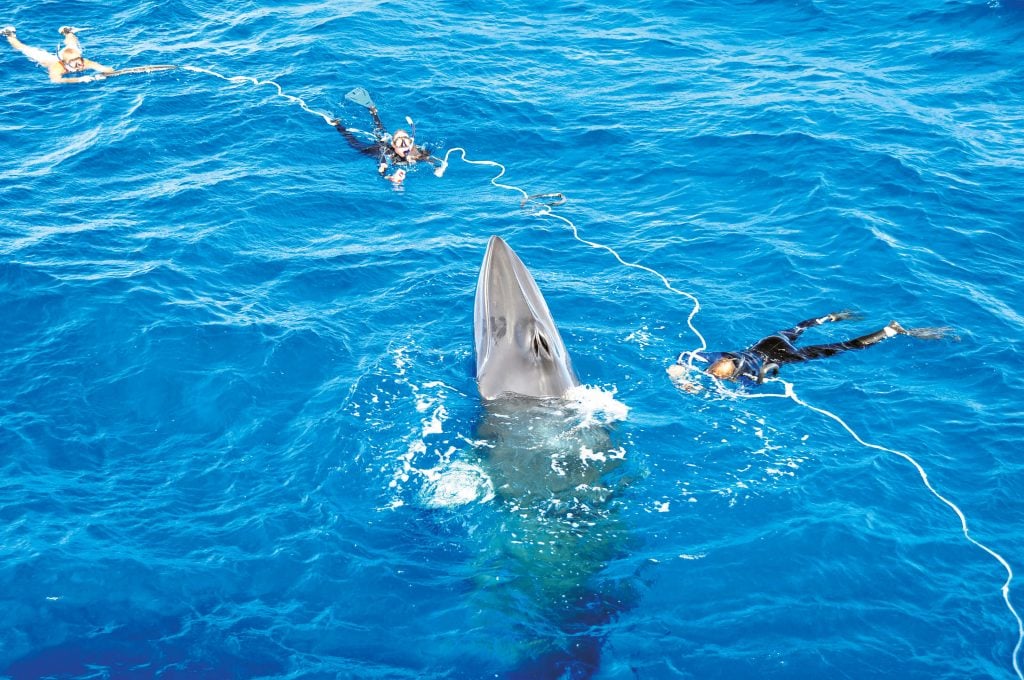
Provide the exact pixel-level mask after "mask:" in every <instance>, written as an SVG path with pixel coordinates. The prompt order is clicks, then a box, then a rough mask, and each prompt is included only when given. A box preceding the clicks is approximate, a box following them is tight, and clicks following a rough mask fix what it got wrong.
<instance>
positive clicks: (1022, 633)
mask: <svg viewBox="0 0 1024 680" xmlns="http://www.w3.org/2000/svg"><path fill="white" fill-rule="evenodd" d="M454 152H458V153H459V155H460V156H461V158H462V160H463V161H464V162H466V163H468V164H470V165H485V166H490V167H493V168H498V169H499V172H498V174H497V175H495V176H494V177H492V178H491V184H493V185H494V186H496V187H498V188H500V189H507V190H508V191H514V192H517V193H519V194H521V195H522V200H521V201H520V203H519V205H520V207H523V206H525V205H526V204H527V203H528V202H530V201H534V202H537V203H538V204H539V205H540V206H541V207H540V210H539V212H538V214H539V215H542V216H546V217H551V218H553V219H556V220H560V221H562V222H564V223H565V224H566V225H568V226H569V228H570V229H571V230H572V235H573V238H575V239H576V240H577V241H579V242H580V243H583V244H586V245H588V246H590V247H592V248H599V249H602V250H606V251H608V252H609V253H611V254H612V256H613V257H614V258H615V259H616V260H618V261H619V263H621V264H622V265H624V266H626V267H633V268H635V269H640V270H642V271H646V272H648V273H650V274H653V275H654V276H656V277H657V278H659V279H661V282H662V283H663V284H664V285H665V287H666V288H667V289H669V290H670V291H672V292H674V293H677V294H679V295H683V296H685V297H687V298H689V300H690V301H691V302H693V309H692V311H691V312H690V315H689V316H688V317H687V319H686V323H687V325H688V326H689V327H690V330H691V331H693V334H694V335H695V336H697V338H698V339H699V340H700V343H701V346H700V347H699V348H697V349H695V350H691V351H690V361H689V367H690V369H691V370H694V369H693V355H694V353H696V352H699V351H701V350H705V349H707V341H706V340H705V339H704V336H703V335H701V333H700V331H698V330H697V328H696V327H695V326H694V325H693V319H694V317H695V316H696V315H697V312H699V311H700V301H699V300H698V299H697V297H696V296H695V295H693V294H692V293H688V292H686V291H684V290H679V289H678V288H675V287H674V286H673V285H672V284H671V283H670V282H669V280H668V279H667V278H666V277H665V276H664V275H663V274H661V273H660V272H658V271H655V270H654V269H651V268H650V267H647V266H645V265H642V264H638V263H636V262H627V261H625V260H624V259H622V257H621V256H620V255H619V254H618V253H617V252H616V251H615V249H613V248H611V247H610V246H606V245H604V244H601V243H595V242H593V241H588V240H587V239H584V238H583V237H581V236H580V234H579V229H578V228H577V227H576V225H575V224H574V223H573V222H572V220H570V219H568V218H567V217H564V216H562V215H559V214H557V213H555V212H554V211H553V210H552V209H551V207H552V206H553V205H561V204H562V203H564V202H565V196H564V195H563V194H561V193H550V194H534V195H532V196H531V195H530V194H528V193H527V192H526V191H525V190H523V189H521V188H520V187H518V186H515V185H511V184H503V183H501V182H499V181H498V180H499V179H501V178H502V177H503V176H504V175H505V166H504V165H502V164H501V163H498V162H496V161H490V160H471V159H469V158H467V157H466V150H465V149H463V148H462V147H455V148H453V149H449V150H448V152H447V153H446V154H445V156H444V164H443V165H442V166H441V167H442V168H444V167H447V165H448V157H449V156H450V155H451V154H452V153H454ZM548 198H555V199H560V200H557V202H546V201H541V200H539V199H548ZM769 382H781V383H782V384H783V385H785V387H786V391H785V393H784V394H749V393H745V392H737V391H733V390H728V392H729V393H730V394H731V395H733V396H736V397H741V398H746V399H770V398H781V399H790V400H792V401H793V403H795V404H797V405H798V406H803V407H804V408H806V409H808V410H811V411H814V412H815V413H818V414H819V415H823V416H825V417H827V418H831V419H832V420H834V421H835V422H837V423H839V425H841V426H842V427H843V429H845V430H846V431H847V432H848V433H849V434H850V436H851V437H853V439H854V440H855V441H856V442H857V443H858V444H860V445H861V446H863V447H865V448H869V449H875V450H878V451H884V452H885V453H889V454H891V455H894V456H898V457H900V458H902V459H904V460H905V461H907V462H908V463H910V464H911V465H912V466H913V467H914V469H916V470H917V473H918V475H920V477H921V481H922V482H923V483H924V486H925V488H926V489H927V490H928V491H929V492H930V493H931V494H932V495H933V496H935V497H936V498H937V499H939V501H941V502H942V503H944V504H945V505H946V506H948V507H949V508H950V509H951V510H953V512H954V513H956V516H957V517H958V518H959V519H960V528H961V530H962V532H963V535H964V538H965V539H967V541H968V542H970V543H972V544H973V545H975V546H977V547H978V548H980V549H981V550H983V551H985V552H986V553H988V554H989V555H990V556H991V557H993V558H994V559H995V560H996V561H997V562H999V564H1000V565H1002V567H1003V569H1005V570H1006V581H1005V583H1003V586H1002V588H1001V591H1002V594H1003V601H1004V602H1005V603H1006V608H1007V609H1008V610H1009V611H1010V613H1011V614H1012V615H1013V618H1014V619H1016V621H1017V645H1016V646H1015V647H1014V648H1013V657H1012V662H1013V670H1014V672H1015V673H1016V674H1017V677H1018V678H1019V679H1020V680H1024V675H1022V673H1021V668H1020V665H1019V663H1018V661H1017V657H1018V656H1019V655H1020V650H1021V646H1022V645H1024V620H1022V619H1021V617H1020V614H1018V613H1017V610H1016V609H1015V608H1014V606H1013V602H1012V601H1011V600H1010V584H1011V583H1012V582H1013V568H1012V567H1011V566H1010V563H1009V562H1007V561H1006V559H1004V558H1003V556H1002V555H1000V554H999V553H997V552H996V551H995V550H993V549H992V548H989V547H988V546H987V545H985V544H984V543H982V542H981V541H978V540H977V539H975V538H974V537H973V536H971V532H970V529H969V528H968V525H967V517H966V516H965V515H964V513H963V511H962V510H961V509H960V508H959V507H958V506H957V505H956V503H954V502H953V501H951V500H949V499H948V498H946V497H945V496H943V495H942V494H940V493H939V492H938V491H937V490H936V489H935V487H934V486H932V483H931V481H930V480H929V479H928V473H927V472H925V469H924V467H923V466H922V465H921V464H920V463H918V462H917V460H915V459H914V458H913V456H911V455H909V454H907V453H904V452H902V451H897V450H895V449H890V448H887V447H885V446H879V445H878V444H872V443H870V442H866V441H864V440H863V439H862V438H861V437H860V435H858V434H857V433H856V432H855V431H854V430H853V428H852V427H850V426H849V425H847V424H846V422H845V421H844V420H843V419H842V418H840V417H839V416H837V415H836V414H835V413H832V412H831V411H828V410H825V409H823V408H818V407H817V406H812V405H811V404H808V403H807V402H806V401H804V400H803V399H801V398H800V397H798V396H797V394H796V392H795V391H794V390H793V385H792V384H791V383H788V382H786V381H785V380H782V379H780V378H775V379H772V380H770V381H769Z"/></svg>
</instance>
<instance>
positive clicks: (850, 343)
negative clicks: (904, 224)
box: [668, 311, 951, 387]
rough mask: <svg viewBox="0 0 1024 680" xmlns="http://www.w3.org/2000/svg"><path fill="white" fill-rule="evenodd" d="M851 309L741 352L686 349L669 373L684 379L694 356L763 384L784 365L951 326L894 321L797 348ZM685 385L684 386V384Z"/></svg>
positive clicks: (725, 376) (717, 370) (933, 334)
mask: <svg viewBox="0 0 1024 680" xmlns="http://www.w3.org/2000/svg"><path fill="white" fill-rule="evenodd" d="M853 316H854V315H853V314H852V313H851V312H848V311H844V312H833V313H831V314H826V315H825V316H822V317H819V318H817V319H808V320H807V321H801V322H800V323H798V324H797V325H796V326H794V327H793V328H790V329H788V330H784V331H779V332H778V333H776V334H774V335H769V336H768V337H766V338H763V339H761V340H758V341H757V342H756V343H755V344H754V345H752V346H751V347H749V348H748V349H745V350H743V351H741V352H702V351H697V352H693V353H692V354H691V353H689V352H683V353H682V354H680V355H679V359H678V360H677V361H676V363H675V365H673V366H671V367H669V369H668V374H669V376H671V377H672V378H674V379H682V377H683V376H684V375H685V373H686V364H687V363H688V360H689V359H690V358H691V357H692V359H693V360H695V361H700V362H703V363H707V364H709V365H708V366H707V367H706V368H704V369H703V370H704V371H705V372H706V373H708V374H710V375H712V376H714V377H716V378H718V379H719V380H736V381H739V382H740V383H741V384H744V385H746V386H751V385H760V384H761V383H762V382H764V379H765V378H766V377H768V376H775V375H778V373H779V367H780V366H782V365H783V364H793V363H798V362H801V361H809V360H811V359H820V358H822V357H830V356H833V355H836V354H839V353H840V352H845V351H847V350H851V349H864V348H865V347H870V346H871V345H876V344H878V343H879V342H881V341H882V340H885V339H886V338H892V337H895V336H897V335H909V336H911V337H915V338H923V339H925V340H939V339H941V338H943V337H945V336H946V335H947V334H948V333H949V331H950V330H951V329H949V328H910V329H907V328H904V327H903V326H901V325H900V324H898V323H897V322H895V321H890V322H889V324H888V325H887V326H885V327H883V328H881V329H880V330H877V331H875V332H874V333H868V334H867V335H862V336H860V337H859V338H853V339H852V340H844V341H843V342H833V343H829V344H826V345H809V346H807V347H797V346H796V345H795V344H794V343H795V342H796V341H797V339H798V338H799V337H800V336H801V334H803V332H804V331H805V330H807V329H808V328H813V327H814V326H820V325H821V324H823V323H827V322H832V321H842V320H843V319H851V318H853ZM685 386H686V385H684V387H685Z"/></svg>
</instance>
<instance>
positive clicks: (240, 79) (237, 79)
mask: <svg viewBox="0 0 1024 680" xmlns="http://www.w3.org/2000/svg"><path fill="white" fill-rule="evenodd" d="M181 68H182V69H183V70H185V71H192V72H193V73H203V74H206V75H208V76H213V77H214V78H220V79H221V80H226V81H228V82H229V83H250V84H251V85H255V86H256V87H260V86H262V85H271V86H273V87H275V88H277V96H278V97H283V98H284V99H287V100H288V101H290V102H292V103H294V104H298V105H299V106H301V107H302V110H303V111H306V112H307V113H311V114H313V115H314V116H320V117H321V118H323V119H324V122H325V123H327V124H328V125H331V121H332V120H334V119H333V118H332V117H331V116H329V115H328V114H326V113H324V112H323V111H317V110H315V109H311V108H309V106H307V105H306V102H305V101H303V100H302V99H301V98H300V97H296V96H295V95H291V94H287V93H285V91H284V90H283V89H282V88H281V86H280V85H278V84H277V83H276V82H274V81H273V80H258V79H256V78H253V77H251V76H225V75H221V74H220V73H217V72H216V71H211V70H209V69H205V68H200V67H199V66H182V67H181Z"/></svg>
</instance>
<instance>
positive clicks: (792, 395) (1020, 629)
mask: <svg viewBox="0 0 1024 680" xmlns="http://www.w3.org/2000/svg"><path fill="white" fill-rule="evenodd" d="M768 382H780V383H782V384H783V385H785V388H786V391H785V393H783V394H748V393H743V392H736V391H732V390H730V391H729V392H730V394H732V395H733V396H737V397H741V398H744V399H773V398H774V399H790V400H792V401H793V403H795V404H797V405H799V406H803V407H804V408H807V409H809V410H811V411H814V412H815V413H818V414H820V415H823V416H825V417H826V418H831V419H832V420H834V421H835V422H837V423H839V425H840V426H842V428H843V429H844V430H846V431H847V432H848V433H849V434H850V436H851V437H853V439H854V440H855V441H856V442H857V443H858V444H860V445H861V446H863V447H865V448H869V449H875V450H876V451H883V452H885V453H888V454H891V455H894V456H898V457H900V458H902V459H903V460H905V461H907V462H908V463H910V464H911V465H912V466H913V467H914V469H915V470H917V474H918V475H920V477H921V481H922V482H923V483H924V486H925V488H926V489H928V491H929V492H931V494H932V495H933V496H935V497H936V498H937V499H939V500H940V501H941V502H942V503H944V504H945V505H946V506H948V507H949V508H950V509H951V510H952V511H953V512H955V513H956V516H957V517H958V518H959V519H960V529H961V531H962V532H963V535H964V538H965V539H967V540H968V541H969V542H970V543H972V544H974V545H975V546H977V547H978V548H981V549H982V550H984V551H985V552H986V553H988V554H989V555H991V556H992V557H993V558H994V559H995V560H996V561H997V562H999V564H1000V565H1002V567H1003V569H1005V570H1006V582H1005V583H1003V587H1002V588H1001V591H1002V593H1003V602H1005V603H1006V608H1007V609H1009V610H1010V613H1011V614H1012V615H1013V618H1014V619H1016V620H1017V645H1016V646H1015V647H1014V648H1013V657H1012V661H1013V670H1014V672H1015V673H1016V674H1017V677H1018V678H1020V679H1021V680H1024V675H1022V674H1021V668H1020V665H1019V663H1018V661H1017V657H1018V656H1019V655H1020V649H1021V645H1022V644H1024V621H1022V620H1021V617H1020V614H1018V613H1017V610H1016V609H1015V608H1014V606H1013V603H1012V602H1011V600H1010V583H1012V582H1013V568H1012V567H1010V563H1009V562H1007V561H1006V559H1004V558H1003V556H1002V555H1000V554H999V553H997V552H996V551H995V550H993V549H992V548H989V547H988V546H987V545H985V544H984V543H982V542H981V541H979V540H977V539H975V538H974V537H973V536H971V532H970V529H969V528H968V526H967V517H966V516H965V515H964V513H963V511H962V510H961V509H960V508H959V506H957V504H956V503H954V502H953V501H951V500H949V499H948V498H946V497H945V496H943V495H942V494H941V493H939V492H938V491H937V490H936V489H935V487H934V486H932V483H931V481H930V480H929V479H928V473H927V472H925V469H924V467H923V466H922V465H921V464H920V463H918V462H917V460H915V459H914V457H913V456H911V455H910V454H907V453H904V452H903V451H897V450H896V449H890V448H888V447H886V446H880V445H879V444H872V443H870V442H866V441H864V440H863V439H862V438H861V437H860V435H858V434H857V433H856V432H855V431H854V429H853V428H852V427H850V426H849V425H847V424H846V421H844V420H843V419H842V418H840V417H839V416H837V415H836V414H835V413H832V412H831V411H828V410H826V409H823V408H819V407H817V406H812V405H811V404H808V403H807V402H806V401H804V400H803V399H801V398H800V397H799V396H797V394H796V391H795V390H794V389H793V385H792V383H789V382H787V381H785V380H782V379H781V378H773V379H771V380H769V381H768Z"/></svg>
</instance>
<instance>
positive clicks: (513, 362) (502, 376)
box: [473, 236, 579, 401]
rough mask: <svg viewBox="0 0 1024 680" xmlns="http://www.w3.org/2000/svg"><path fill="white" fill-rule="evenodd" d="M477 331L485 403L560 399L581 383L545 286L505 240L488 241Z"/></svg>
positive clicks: (478, 377)
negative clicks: (542, 287)
mask: <svg viewBox="0 0 1024 680" xmlns="http://www.w3.org/2000/svg"><path fill="white" fill-rule="evenodd" d="M473 332H474V336H475V339H476V380H477V385H478V386H479V388H480V396H481V397H482V398H483V399H484V400H486V401H490V400H494V399H499V398H502V397H503V396H505V397H514V396H519V397H532V398H536V399H548V398H560V397H563V396H565V394H566V392H568V391H569V390H570V389H571V388H573V387H576V386H578V385H579V379H578V378H577V377H576V373H575V372H574V371H573V368H572V361H571V360H570V359H569V353H568V352H567V351H566V349H565V344H564V343H563V342H562V336H561V335H559V333H558V328H557V327H556V326H555V321H554V319H552V318H551V312H550V311H548V305H547V303H546V302H545V301H544V296H543V295H541V292H540V288H538V287H537V283H536V282H535V281H534V280H533V276H531V275H530V272H529V270H527V269H526V266H525V265H524V264H523V262H522V260H520V259H519V256H518V255H516V254H515V252H514V251H513V250H512V248H510V247H509V245H508V244H507V243H505V241H503V240H502V239H501V237H499V236H491V238H490V240H489V241H488V242H487V252H486V253H485V254H484V260H483V263H482V264H481V265H480V277H479V279H478V280H477V286H476V304H475V307H474V315H473Z"/></svg>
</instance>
